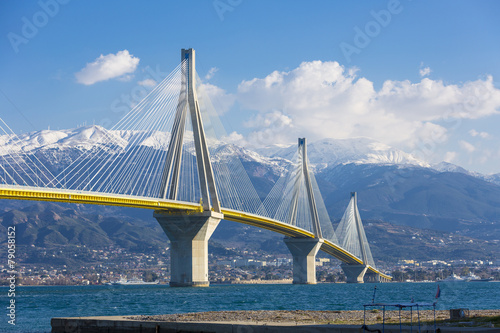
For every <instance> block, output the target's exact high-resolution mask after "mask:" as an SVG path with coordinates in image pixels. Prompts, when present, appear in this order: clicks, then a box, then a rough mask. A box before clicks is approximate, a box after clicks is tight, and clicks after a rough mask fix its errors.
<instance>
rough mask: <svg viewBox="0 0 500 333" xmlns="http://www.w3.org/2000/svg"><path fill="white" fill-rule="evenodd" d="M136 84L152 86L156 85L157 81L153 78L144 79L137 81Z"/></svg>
mask: <svg viewBox="0 0 500 333" xmlns="http://www.w3.org/2000/svg"><path fill="white" fill-rule="evenodd" d="M137 84H138V85H140V86H143V87H154V86H156V84H157V82H156V81H155V80H153V79H144V80H142V81H139V82H137Z"/></svg>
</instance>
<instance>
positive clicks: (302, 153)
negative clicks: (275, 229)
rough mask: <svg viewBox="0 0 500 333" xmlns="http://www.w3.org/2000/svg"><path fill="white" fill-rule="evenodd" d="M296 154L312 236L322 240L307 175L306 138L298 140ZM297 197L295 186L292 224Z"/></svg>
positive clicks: (295, 216)
mask: <svg viewBox="0 0 500 333" xmlns="http://www.w3.org/2000/svg"><path fill="white" fill-rule="evenodd" d="M298 154H299V158H300V160H301V162H302V163H301V166H300V169H301V170H300V172H299V175H298V176H299V177H300V176H301V177H303V179H304V186H305V190H306V193H307V202H308V206H309V212H310V214H311V221H312V227H313V232H314V236H315V237H316V238H323V234H322V232H321V226H320V221H319V214H318V209H317V206H316V200H315V198H314V190H313V185H312V181H311V176H310V174H309V165H308V161H307V141H306V138H299V142H298ZM298 197H299V187H298V186H297V187H296V188H295V193H294V196H293V204H292V215H291V222H294V221H295V219H296V218H297V209H298V207H297V206H298Z"/></svg>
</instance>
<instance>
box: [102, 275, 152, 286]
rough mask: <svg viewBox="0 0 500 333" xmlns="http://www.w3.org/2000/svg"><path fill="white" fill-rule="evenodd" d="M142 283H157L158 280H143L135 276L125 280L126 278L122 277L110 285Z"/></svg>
mask: <svg viewBox="0 0 500 333" xmlns="http://www.w3.org/2000/svg"><path fill="white" fill-rule="evenodd" d="M142 284H158V280H157V281H152V282H145V281H144V280H142V279H139V278H136V277H134V278H132V279H130V280H127V279H125V278H123V277H122V278H121V279H120V280H118V281H115V282H111V285H113V286H127V285H142Z"/></svg>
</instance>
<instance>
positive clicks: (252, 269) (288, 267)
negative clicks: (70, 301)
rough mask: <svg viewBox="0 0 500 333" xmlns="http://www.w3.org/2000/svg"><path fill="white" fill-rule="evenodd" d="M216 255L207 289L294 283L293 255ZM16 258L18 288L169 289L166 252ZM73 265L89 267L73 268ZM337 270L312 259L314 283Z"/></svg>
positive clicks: (417, 277)
mask: <svg viewBox="0 0 500 333" xmlns="http://www.w3.org/2000/svg"><path fill="white" fill-rule="evenodd" d="M30 248H31V251H29V250H30ZM216 252H217V254H213V253H212V254H210V255H209V280H210V283H211V284H245V283H255V284H259V283H292V258H291V255H284V254H276V253H273V254H271V253H262V252H261V251H246V250H243V251H242V250H239V249H236V248H224V249H218V250H217V251H216ZM221 252H225V253H221ZM18 254H19V258H18V264H17V267H16V269H15V271H16V276H17V282H18V284H17V285H19V286H23V285H24V286H28V285H34V286H36V285H104V284H112V283H119V282H120V281H122V282H123V281H127V280H132V279H134V280H135V281H141V282H144V283H152V282H155V283H159V284H168V282H169V281H170V256H169V248H168V247H166V248H163V249H162V250H158V251H152V252H150V253H135V252H130V251H127V250H125V249H123V248H119V247H108V248H103V249H91V248H88V247H86V246H68V247H65V248H64V249H63V248H51V249H39V248H35V247H20V249H19V250H18ZM70 258H72V259H73V261H72V260H70ZM75 259H77V260H75ZM72 262H73V263H81V262H86V263H88V264H71V263H72ZM340 264H341V263H340V261H338V260H336V259H334V258H331V257H327V256H323V257H319V256H318V257H317V258H316V276H317V281H318V283H343V282H345V276H344V274H343V272H342V269H341V267H340ZM379 265H380V267H381V268H382V269H383V270H384V271H386V272H388V273H389V274H390V275H391V276H392V277H393V281H394V282H434V281H441V280H445V279H446V278H449V277H451V276H456V277H461V278H462V279H463V281H470V280H471V279H474V280H483V281H489V280H497V281H498V280H500V260H498V259H497V260H495V261H491V260H481V259H477V260H463V259H455V260H447V261H444V260H427V261H417V260H413V259H402V260H398V262H395V263H393V264H384V263H380V264H379ZM9 271H11V270H10V269H9V268H8V267H7V265H0V278H1V281H2V282H5V283H6V281H7V277H8V276H9V273H8V272H9ZM468 277H469V278H468ZM471 277H472V278H471Z"/></svg>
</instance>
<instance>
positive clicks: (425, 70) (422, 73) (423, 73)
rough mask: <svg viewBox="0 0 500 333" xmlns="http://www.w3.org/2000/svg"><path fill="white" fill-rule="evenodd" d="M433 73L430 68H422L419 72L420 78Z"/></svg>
mask: <svg viewBox="0 0 500 333" xmlns="http://www.w3.org/2000/svg"><path fill="white" fill-rule="evenodd" d="M431 72H432V70H431V68H430V67H424V68H420V70H419V74H420V77H424V76H428V75H429V74H430V73H431Z"/></svg>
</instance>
